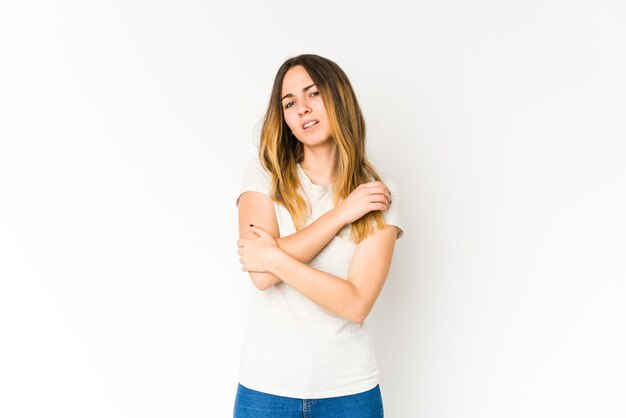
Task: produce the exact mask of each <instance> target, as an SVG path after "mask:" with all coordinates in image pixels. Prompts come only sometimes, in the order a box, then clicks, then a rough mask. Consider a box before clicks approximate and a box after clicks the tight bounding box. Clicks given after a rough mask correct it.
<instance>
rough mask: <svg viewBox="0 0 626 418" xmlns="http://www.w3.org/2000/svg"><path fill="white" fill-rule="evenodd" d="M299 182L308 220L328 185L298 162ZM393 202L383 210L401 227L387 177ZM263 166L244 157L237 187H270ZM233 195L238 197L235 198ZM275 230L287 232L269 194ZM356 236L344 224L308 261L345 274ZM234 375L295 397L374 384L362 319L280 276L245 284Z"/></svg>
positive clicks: (284, 214) (284, 215) (322, 207)
mask: <svg viewBox="0 0 626 418" xmlns="http://www.w3.org/2000/svg"><path fill="white" fill-rule="evenodd" d="M298 175H299V178H300V184H301V186H302V188H303V189H304V192H305V194H306V198H308V201H309V203H310V205H311V209H312V212H311V214H310V216H308V217H307V218H306V225H309V224H311V223H312V222H313V221H315V220H316V219H317V218H319V217H320V216H321V215H323V214H324V213H326V212H327V211H329V210H331V209H332V208H333V202H332V195H331V190H330V188H329V187H328V186H320V185H316V184H313V183H312V182H311V180H310V179H309V177H308V176H307V175H306V174H305V172H304V170H303V169H302V167H300V165H298ZM382 181H383V182H384V183H385V185H386V186H387V187H388V188H389V190H390V191H391V195H392V204H391V206H390V207H389V209H388V210H387V211H386V212H384V218H385V220H386V222H387V224H389V225H396V226H397V227H398V228H400V230H399V233H398V238H400V236H402V234H403V230H402V225H401V224H400V218H399V193H398V189H397V187H396V185H395V184H394V183H393V181H391V180H390V179H388V178H386V177H382ZM270 184H271V183H270V174H269V173H268V172H267V171H265V169H264V168H263V166H262V165H261V162H260V161H259V159H258V157H254V158H252V160H250V162H249V164H248V166H247V168H246V172H245V175H244V179H243V183H242V186H241V190H240V195H241V193H243V192H247V191H255V192H260V193H263V194H265V195H267V196H269V194H270ZM238 202H239V199H237V203H238ZM274 209H275V212H276V219H277V220H278V227H279V234H280V236H281V237H283V236H287V235H291V234H294V233H295V232H296V228H295V225H294V223H293V220H292V218H291V216H290V215H289V212H288V211H287V209H286V208H285V207H284V206H282V205H280V204H278V203H276V202H274ZM355 249H356V243H355V242H354V241H352V240H351V238H350V225H346V226H345V227H344V228H343V229H342V230H341V231H340V233H339V234H338V235H337V236H335V237H334V238H333V239H332V240H331V241H330V242H329V243H328V245H326V246H325V247H324V248H323V249H322V250H321V251H320V252H319V253H318V255H317V256H316V257H315V258H313V259H312V260H311V262H310V263H309V265H310V266H311V267H313V268H316V269H318V270H321V271H325V272H327V273H330V274H334V275H336V276H338V277H341V278H343V279H346V278H347V276H348V270H349V267H350V261H351V260H352V255H353V253H354V250H355ZM239 383H241V384H242V385H243V386H245V387H247V388H250V389H253V390H257V391H260V392H265V393H271V394H274V395H280V396H288V397H293V398H301V399H319V398H328V397H334V396H344V395H352V394H355V393H359V392H364V391H366V390H369V389H372V388H373V387H375V386H376V385H377V384H378V366H377V364H376V358H375V355H374V346H373V344H372V341H371V338H370V335H369V331H368V328H367V325H366V323H365V322H364V323H363V324H362V325H361V324H357V323H354V322H352V321H349V320H347V319H344V318H342V317H340V316H338V315H335V314H334V313H332V312H330V311H328V310H326V309H324V308H322V307H321V306H319V305H317V304H316V303H314V302H312V301H311V300H309V299H307V298H306V297H305V296H304V295H302V294H301V293H300V292H298V291H297V290H295V289H294V288H293V287H291V286H289V285H288V284H287V283H285V282H279V283H277V284H275V285H274V286H272V287H271V288H269V289H267V290H265V291H261V290H258V289H257V288H256V287H254V286H252V290H251V295H250V309H249V315H248V327H247V332H246V336H245V340H244V345H243V350H242V352H241V361H240V368H239Z"/></svg>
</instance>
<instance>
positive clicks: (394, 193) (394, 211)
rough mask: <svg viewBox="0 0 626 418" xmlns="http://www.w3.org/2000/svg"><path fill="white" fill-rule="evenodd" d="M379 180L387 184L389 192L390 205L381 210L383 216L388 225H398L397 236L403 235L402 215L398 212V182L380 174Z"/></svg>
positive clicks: (399, 195)
mask: <svg viewBox="0 0 626 418" xmlns="http://www.w3.org/2000/svg"><path fill="white" fill-rule="evenodd" d="M380 180H381V181H382V182H383V183H384V184H385V186H387V189H389V193H390V194H391V205H390V206H389V209H388V210H387V211H385V212H383V217H384V218H385V222H387V224H388V225H395V226H396V227H398V238H400V237H401V236H403V235H404V225H403V222H402V215H401V213H400V202H401V192H400V188H399V187H398V184H397V183H396V182H395V181H394V180H393V179H392V178H391V177H389V176H386V175H384V174H380Z"/></svg>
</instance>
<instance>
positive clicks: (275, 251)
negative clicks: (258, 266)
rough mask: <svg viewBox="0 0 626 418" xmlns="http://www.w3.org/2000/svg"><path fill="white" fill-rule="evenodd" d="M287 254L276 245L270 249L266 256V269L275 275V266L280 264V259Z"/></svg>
mask: <svg viewBox="0 0 626 418" xmlns="http://www.w3.org/2000/svg"><path fill="white" fill-rule="evenodd" d="M286 256H287V257H288V254H287V253H286V252H285V251H284V250H282V249H281V248H280V247H278V246H276V247H273V248H272V249H271V251H270V252H269V254H268V257H267V271H269V272H270V273H272V274H274V275H276V268H277V266H279V265H280V264H281V260H283V259H284V257H286Z"/></svg>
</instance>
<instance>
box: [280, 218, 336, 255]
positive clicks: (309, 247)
mask: <svg viewBox="0 0 626 418" xmlns="http://www.w3.org/2000/svg"><path fill="white" fill-rule="evenodd" d="M345 225H346V223H345V222H344V221H343V220H342V219H341V218H340V216H339V213H338V212H337V211H336V210H335V209H332V210H330V211H328V212H326V213H325V214H324V215H322V216H320V217H319V218H318V219H316V220H315V221H314V222H313V223H311V224H310V225H309V226H307V227H306V228H303V229H301V230H300V231H298V232H296V233H295V234H292V235H288V236H286V237H282V238H278V239H277V242H278V245H279V246H280V248H281V249H282V250H284V251H285V252H286V253H287V254H289V255H291V256H292V257H294V258H295V259H297V260H299V261H301V262H303V263H308V262H309V261H311V260H312V259H313V257H315V256H316V255H317V254H318V253H319V252H320V251H321V250H322V248H324V247H325V246H326V244H328V243H329V242H330V241H331V240H332V239H333V237H335V235H337V233H338V232H339V231H340V230H341V228H343V227H344V226H345Z"/></svg>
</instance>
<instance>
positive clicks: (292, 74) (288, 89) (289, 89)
mask: <svg viewBox="0 0 626 418" xmlns="http://www.w3.org/2000/svg"><path fill="white" fill-rule="evenodd" d="M311 84H313V80H312V79H311V77H310V76H309V73H307V72H306V70H305V69H304V67H303V66H301V65H297V66H295V67H293V68H292V69H290V70H289V71H287V73H285V77H284V78H283V87H282V91H281V96H284V95H285V94H287V93H291V94H296V93H297V92H300V91H302V89H304V88H305V87H307V86H310V85H311Z"/></svg>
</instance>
